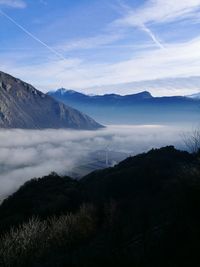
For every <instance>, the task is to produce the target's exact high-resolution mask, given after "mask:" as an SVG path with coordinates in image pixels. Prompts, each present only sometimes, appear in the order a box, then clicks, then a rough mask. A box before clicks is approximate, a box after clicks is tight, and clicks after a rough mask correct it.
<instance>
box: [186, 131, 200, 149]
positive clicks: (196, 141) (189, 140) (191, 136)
mask: <svg viewBox="0 0 200 267" xmlns="http://www.w3.org/2000/svg"><path fill="white" fill-rule="evenodd" d="M182 136H183V141H184V144H185V145H186V147H187V149H188V150H189V151H190V152H191V153H198V152H199V150H200V128H197V129H195V130H193V131H191V132H189V133H183V135H182Z"/></svg>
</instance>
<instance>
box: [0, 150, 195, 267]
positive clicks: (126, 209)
mask: <svg viewBox="0 0 200 267" xmlns="http://www.w3.org/2000/svg"><path fill="white" fill-rule="evenodd" d="M198 158H199V156H198V154H189V153H187V152H181V151H178V150H176V149H175V148H174V147H172V146H169V147H165V148H161V149H156V150H151V151H149V152H148V153H144V154H141V155H138V156H135V157H130V158H128V159H126V160H125V161H123V162H121V163H120V164H118V165H117V166H115V167H113V168H108V169H105V170H101V171H96V172H94V173H91V174H89V175H88V176H86V177H84V178H83V179H82V180H80V181H74V180H72V179H71V178H69V177H59V176H58V175H57V174H55V173H52V174H51V175H49V176H46V177H44V178H41V179H34V180H32V181H29V182H27V183H26V184H25V185H24V186H22V187H21V188H20V189H19V190H18V191H17V192H16V193H14V194H13V195H12V196H10V197H9V198H8V199H7V200H5V201H4V202H3V204H2V205H1V206H0V232H1V246H0V247H1V249H0V255H1V257H0V258H1V259H2V266H37V267H38V266H102V265H103V266H136V267H140V266H145V267H146V266H148V267H149V266H152V267H160V266H162V267H172V266H200V260H199V256H198V255H199V249H198V248H199V240H200V228H199V225H200V217H199V210H200V180H199V179H200V167H199V161H198ZM11 227H14V228H12V230H11ZM34 229H38V230H34ZM39 229H40V230H39ZM16 236H17V238H16V239H15V237H16ZM20 240H21V241H20ZM27 240H28V241H27ZM23 244H26V245H24V246H23ZM34 244H37V245H34ZM8 259H9V260H8Z"/></svg>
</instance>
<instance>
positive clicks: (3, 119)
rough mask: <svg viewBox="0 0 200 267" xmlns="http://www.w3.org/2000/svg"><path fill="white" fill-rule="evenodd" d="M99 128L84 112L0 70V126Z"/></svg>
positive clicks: (23, 127)
mask: <svg viewBox="0 0 200 267" xmlns="http://www.w3.org/2000/svg"><path fill="white" fill-rule="evenodd" d="M101 127H102V126H101V125H100V124H99V123H97V122H96V121H94V120H93V119H91V118H90V117H89V116H87V115H85V114H84V113H81V112H79V111H78V110H76V109H74V108H71V107H69V106H66V105H65V104H63V103H61V102H58V101H56V100H55V99H53V98H52V97H51V96H48V95H46V94H44V93H42V92H40V91H38V90H37V89H35V88H34V87H33V86H32V85H30V84H28V83H25V82H23V81H21V80H19V79H17V78H15V77H12V76H11V75H9V74H6V73H3V72H0V128H22V129H45V128H54V129H57V128H71V129H87V130H93V129H98V128H101Z"/></svg>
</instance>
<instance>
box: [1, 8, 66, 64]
mask: <svg viewBox="0 0 200 267" xmlns="http://www.w3.org/2000/svg"><path fill="white" fill-rule="evenodd" d="M0 14H2V15H3V16H4V17H6V18H7V19H8V20H10V21H11V22H12V23H14V24H15V25H16V26H17V27H18V28H19V29H21V30H22V31H23V32H25V33H26V34H27V35H28V36H30V37H31V38H33V39H34V40H35V41H37V42H38V43H40V44H41V45H43V46H44V47H46V48H47V49H48V50H49V51H51V52H52V53H54V54H55V55H56V56H57V57H59V58H60V59H62V60H66V58H65V57H64V56H63V55H62V54H60V53H59V52H58V51H56V50H55V49H54V48H52V47H50V46H48V45H47V44H46V43H44V42H43V41H41V40H40V39H39V38H37V37H36V36H34V35H33V34H32V33H31V32H29V31H28V30H26V29H25V28H24V27H23V26H22V25H20V24H19V23H18V22H16V21H15V20H14V19H13V18H11V17H10V16H9V15H8V14H6V13H5V12H3V11H2V10H1V9H0Z"/></svg>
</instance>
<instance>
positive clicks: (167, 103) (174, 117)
mask: <svg viewBox="0 0 200 267" xmlns="http://www.w3.org/2000/svg"><path fill="white" fill-rule="evenodd" d="M47 94H48V95H50V96H52V97H54V98H55V99H56V100H58V101H60V102H62V103H65V104H68V105H70V106H73V107H74V108H77V109H79V110H81V111H82V112H85V113H87V114H89V115H90V116H93V118H94V119H96V120H97V121H100V122H102V123H103V124H163V123H164V124H168V123H171V122H172V123H178V122H181V121H182V122H183V123H185V122H186V121H190V120H192V121H194V122H195V121H198V120H199V106H200V101H199V99H195V98H190V97H187V96H163V97H154V96H152V95H151V93H149V92H148V91H142V92H140V93H137V94H129V95H118V94H105V95H86V94H83V93H80V92H76V91H73V90H65V89H63V88H62V89H60V90H57V91H54V92H52V91H51V92H48V93H47Z"/></svg>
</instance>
